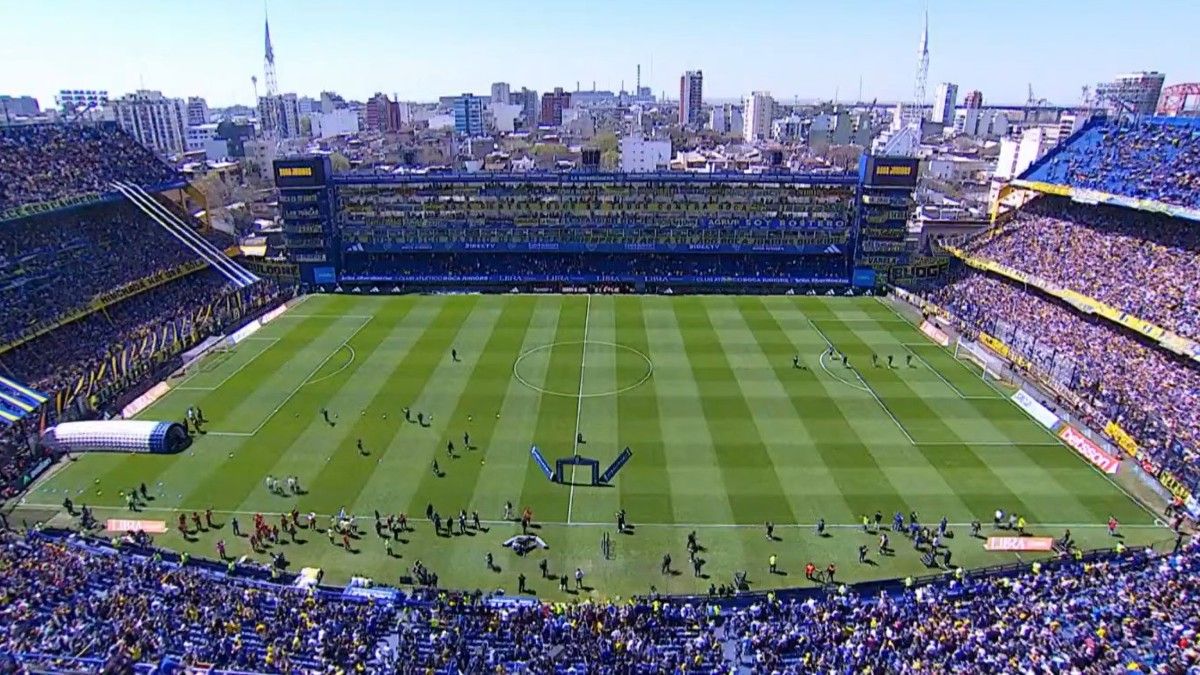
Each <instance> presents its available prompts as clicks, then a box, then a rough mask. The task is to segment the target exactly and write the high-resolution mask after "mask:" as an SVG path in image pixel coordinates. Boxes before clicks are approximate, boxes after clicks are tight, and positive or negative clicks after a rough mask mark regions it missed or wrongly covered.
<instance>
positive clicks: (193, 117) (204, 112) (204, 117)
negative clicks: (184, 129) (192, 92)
mask: <svg viewBox="0 0 1200 675" xmlns="http://www.w3.org/2000/svg"><path fill="white" fill-rule="evenodd" d="M211 121H212V118H211V117H209V114H208V101H205V100H204V97H202V96H189V97H188V100H187V125H188V126H189V127H196V126H200V125H201V124H208V123H209V122H211Z"/></svg>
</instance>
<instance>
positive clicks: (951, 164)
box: [925, 155, 991, 183]
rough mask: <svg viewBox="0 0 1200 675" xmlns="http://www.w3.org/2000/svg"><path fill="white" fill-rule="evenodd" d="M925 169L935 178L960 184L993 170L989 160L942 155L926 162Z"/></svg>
mask: <svg viewBox="0 0 1200 675" xmlns="http://www.w3.org/2000/svg"><path fill="white" fill-rule="evenodd" d="M925 167H926V170H927V171H928V172H929V175H930V176H931V177H933V178H936V179H938V180H942V181H949V182H953V183H959V182H962V181H965V180H971V179H975V178H979V177H980V176H981V174H986V173H987V172H988V171H989V170H990V169H991V164H990V163H989V162H988V161H987V160H985V159H979V158H977V157H960V156H958V155H940V156H938V157H930V158H929V159H927V160H925Z"/></svg>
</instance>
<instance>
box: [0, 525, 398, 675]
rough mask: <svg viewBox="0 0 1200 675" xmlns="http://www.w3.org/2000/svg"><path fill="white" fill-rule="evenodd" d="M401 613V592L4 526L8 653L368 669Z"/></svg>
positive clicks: (110, 668)
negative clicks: (381, 598) (224, 567)
mask: <svg viewBox="0 0 1200 675" xmlns="http://www.w3.org/2000/svg"><path fill="white" fill-rule="evenodd" d="M394 617H395V607H394V605H393V604H391V603H384V602H373V601H369V600H364V599H361V598H347V597H344V596H342V595H341V594H332V593H326V592H321V591H313V592H310V591H307V590H301V589H296V588H290V587H283V586H276V585H269V584H263V583H257V582H254V581H250V580H239V579H231V578H228V577H225V576H224V575H216V574H213V573H210V572H207V571H204V570H201V569H197V568H192V567H187V568H180V567H178V566H177V565H175V564H168V563H164V562H161V561H158V560H156V559H155V558H152V557H151V558H144V557H140V556H135V555H124V554H117V553H113V552H111V551H104V550H93V549H91V548H90V547H88V546H87V545H85V544H84V543H82V542H65V543H62V542H53V541H48V540H44V539H42V538H41V537H40V536H38V535H36V534H35V535H31V536H29V537H27V538H26V537H21V536H19V535H16V534H14V533H6V534H0V655H3V654H13V653H16V654H52V655H59V656H66V657H76V658H86V657H100V658H103V659H104V660H105V662H106V663H105V667H104V672H128V671H129V670H130V669H131V665H132V664H134V663H138V662H157V661H159V660H160V659H162V658H163V657H164V656H167V655H171V656H173V657H176V658H178V659H181V660H182V661H183V662H184V664H185V665H189V666H191V665H195V666H199V667H203V666H204V665H205V664H211V665H212V666H214V667H216V668H229V669H237V670H247V671H260V672H261V671H270V672H299V671H306V672H316V671H326V670H329V669H331V668H333V667H337V668H343V669H345V670H344V672H352V671H354V670H356V669H358V670H359V672H361V671H362V669H364V668H367V667H368V664H370V663H371V661H372V659H373V657H374V654H375V651H376V648H377V643H378V642H379V640H380V639H381V637H382V636H383V635H385V634H386V633H388V632H390V631H391V630H392V629H393V627H394V625H395V618H394ZM0 658H3V657H2V656H0ZM9 665H12V664H9ZM3 668H4V664H3V662H2V661H0V669H3ZM6 672H7V671H6Z"/></svg>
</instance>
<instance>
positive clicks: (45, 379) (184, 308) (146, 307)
mask: <svg viewBox="0 0 1200 675" xmlns="http://www.w3.org/2000/svg"><path fill="white" fill-rule="evenodd" d="M235 292H238V291H236V289H234V288H233V286H232V284H230V283H229V280H228V279H226V278H225V277H224V276H222V275H221V274H220V273H219V272H217V271H216V270H214V269H212V268H207V269H203V270H200V271H198V272H193V273H191V274H188V275H186V276H184V277H182V278H180V279H176V280H173V281H170V282H167V283H165V284H162V285H161V286H156V287H154V288H152V289H150V290H147V291H144V292H142V293H139V294H137V295H135V296H133V297H131V298H128V299H126V300H122V301H120V302H117V303H116V304H114V305H111V306H109V307H107V308H105V310H104V311H103V312H93V313H91V314H88V315H87V316H85V317H83V318H82V319H79V320H78V321H72V322H71V323H68V324H66V325H64V326H61V327H59V328H57V329H55V330H52V331H50V332H49V333H46V334H45V335H41V336H39V337H37V338H35V339H33V340H30V341H29V342H26V343H24V344H22V345H20V346H19V347H17V348H15V349H13V350H12V351H9V352H6V353H4V354H0V364H3V366H4V368H5V369H6V370H7V371H8V372H10V373H12V374H13V376H15V377H17V378H18V379H20V380H21V381H23V382H25V383H26V384H28V385H29V386H32V387H33V388H34V389H37V390H39V391H43V392H47V393H49V394H53V393H54V392H58V391H61V390H63V389H64V388H68V387H70V386H71V385H73V384H74V383H76V382H77V381H78V380H79V378H80V376H86V375H88V374H89V373H91V372H93V371H94V370H96V369H97V368H98V366H99V365H100V364H102V363H105V362H109V361H110V360H111V359H112V357H113V356H116V355H120V354H121V353H122V351H123V350H125V349H126V348H128V347H130V346H133V347H134V348H136V349H135V351H136V353H137V356H138V357H139V358H138V359H137V360H139V361H141V360H146V361H155V362H157V361H160V360H162V359H165V358H167V357H169V356H174V355H175V354H176V353H178V352H179V351H182V350H184V349H187V348H188V347H190V346H191V344H192V343H193V342H195V341H197V340H198V339H202V337H203V336H206V335H208V334H210V333H211V332H212V331H213V330H216V329H218V328H220V327H221V326H223V325H225V324H227V323H229V322H230V321H232V320H233V319H235V318H236V316H234V315H227V314H228V313H226V314H222V313H221V312H220V311H217V312H216V313H215V314H212V315H211V316H208V317H207V318H202V317H203V316H204V315H205V314H206V313H207V312H206V311H205V310H206V308H207V307H209V306H213V307H214V309H217V310H220V309H222V306H221V305H220V304H219V301H220V300H221V299H223V298H226V297H230V296H232V294H234V293H235ZM278 292H279V291H278V289H277V288H276V287H275V286H274V285H272V284H269V283H263V284H259V285H256V286H254V287H251V288H249V289H244V290H243V291H240V293H241V295H243V296H244V297H243V301H244V302H243V303H242V307H243V308H245V307H247V306H249V307H261V306H263V305H264V304H266V303H267V302H270V301H271V299H272V298H273V297H275V296H276V295H277V294H278ZM166 326H171V327H172V329H171V330H168V331H165V332H164V331H163V328H164V327H166ZM164 333H165V335H164ZM177 336H178V344H174V343H175V342H176V337H177ZM146 338H149V340H148V344H147V349H146V350H142V349H140V347H141V346H142V344H143V342H144V341H146V340H145V339H146ZM151 345H153V347H154V349H153V350H150V349H149V347H150V346H151ZM151 357H153V358H151ZM116 375H117V373H109V376H110V377H113V376H116Z"/></svg>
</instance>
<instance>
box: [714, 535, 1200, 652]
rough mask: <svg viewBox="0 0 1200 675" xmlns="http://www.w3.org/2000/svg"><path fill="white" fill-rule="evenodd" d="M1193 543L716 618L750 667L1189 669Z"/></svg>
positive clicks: (1198, 567)
mask: <svg viewBox="0 0 1200 675" xmlns="http://www.w3.org/2000/svg"><path fill="white" fill-rule="evenodd" d="M1198 553H1200V551H1198V550H1197V548H1196V547H1195V546H1194V545H1191V544H1188V545H1185V546H1184V547H1183V548H1181V549H1180V550H1179V551H1178V552H1176V553H1173V554H1171V555H1168V556H1162V557H1157V556H1154V555H1152V554H1150V553H1148V552H1145V551H1139V552H1135V553H1129V554H1126V556H1125V557H1122V558H1116V559H1111V560H1107V561H1100V562H1068V563H1065V564H1063V565H1061V566H1059V567H1057V568H1056V569H1054V570H1049V569H1047V570H1044V571H1041V572H1040V573H1033V574H1028V575H1025V576H1020V577H1017V578H1011V579H1010V578H1007V577H1000V578H987V577H981V578H979V579H972V578H969V577H968V578H967V579H966V580H964V581H963V582H961V583H960V582H957V581H954V582H950V583H945V584H935V585H931V586H925V587H921V588H918V589H916V590H915V591H914V592H911V593H904V594H902V595H888V594H881V595H880V596H878V597H867V596H860V595H856V594H846V595H845V596H838V595H830V596H828V597H826V598H825V599H823V600H808V601H788V602H782V603H763V604H759V605H756V606H753V607H750V608H749V609H748V610H747V611H744V612H741V613H738V614H735V615H733V616H732V617H731V618H730V619H729V621H728V622H727V624H726V627H725V629H726V633H727V634H728V635H729V636H730V639H733V640H736V641H737V642H738V653H739V658H741V659H744V660H745V662H746V663H747V664H752V665H753V668H754V672H764V673H765V672H794V673H811V672H825V673H831V672H832V673H865V672H872V673H1115V672H1161V673H1184V672H1194V671H1193V670H1192V669H1194V668H1197V667H1198V666H1200V651H1198V650H1197V647H1196V637H1197V631H1198V630H1200V624H1198V623H1197V618H1196V612H1195V606H1196V602H1197V596H1198V594H1200V576H1197V573H1198V572H1200V555H1198Z"/></svg>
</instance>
